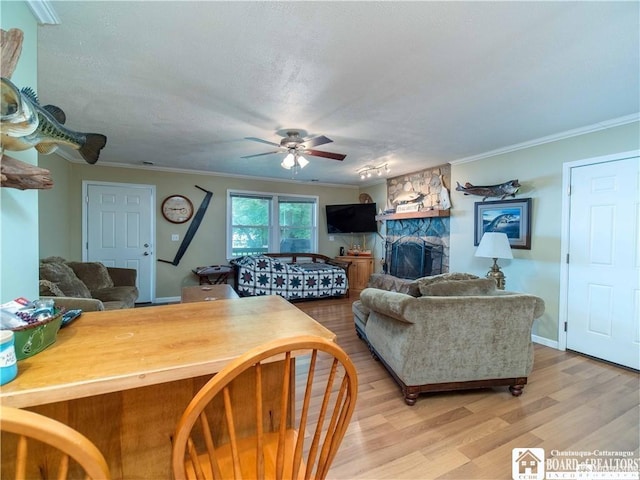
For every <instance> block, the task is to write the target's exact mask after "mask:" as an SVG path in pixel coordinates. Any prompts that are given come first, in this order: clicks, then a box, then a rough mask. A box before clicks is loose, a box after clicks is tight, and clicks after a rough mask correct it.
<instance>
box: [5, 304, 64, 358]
mask: <svg viewBox="0 0 640 480" xmlns="http://www.w3.org/2000/svg"><path fill="white" fill-rule="evenodd" d="M63 313H64V309H60V310H56V314H55V315H54V316H53V317H51V318H47V319H46V320H43V321H42V322H38V323H34V324H31V325H27V326H24V327H20V328H16V329H14V330H13V335H14V339H15V349H16V358H17V359H18V360H24V359H25V358H29V357H32V356H33V355H35V354H36V353H40V352H41V351H43V350H44V349H45V348H47V347H48V346H49V345H52V344H53V343H54V342H55V341H56V337H57V336H58V330H60V324H61V323H62V314H63Z"/></svg>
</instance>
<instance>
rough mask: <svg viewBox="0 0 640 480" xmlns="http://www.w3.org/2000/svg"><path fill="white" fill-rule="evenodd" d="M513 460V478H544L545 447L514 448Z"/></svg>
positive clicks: (520, 479) (534, 479)
mask: <svg viewBox="0 0 640 480" xmlns="http://www.w3.org/2000/svg"><path fill="white" fill-rule="evenodd" d="M511 460H512V468H511V473H512V476H513V480H544V448H514V449H513V450H512V452H511Z"/></svg>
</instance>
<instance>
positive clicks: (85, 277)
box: [67, 262, 113, 292]
mask: <svg viewBox="0 0 640 480" xmlns="http://www.w3.org/2000/svg"><path fill="white" fill-rule="evenodd" d="M67 265H69V266H70V267H71V269H72V270H73V272H74V273H75V274H76V276H77V277H78V278H79V279H80V280H81V281H82V282H83V283H84V284H85V285H86V286H87V288H88V289H89V291H91V292H95V291H96V290H101V289H103V288H111V287H113V279H112V278H111V275H109V271H108V270H107V267H106V266H105V265H104V264H102V263H100V262H67Z"/></svg>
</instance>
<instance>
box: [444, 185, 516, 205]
mask: <svg viewBox="0 0 640 480" xmlns="http://www.w3.org/2000/svg"><path fill="white" fill-rule="evenodd" d="M456 183H457V184H458V186H457V187H456V191H458V192H463V193H464V194H465V195H478V196H481V197H484V198H483V199H482V201H483V202H484V201H485V200H486V199H487V198H489V197H500V200H504V199H505V198H507V197H508V196H512V197H513V198H515V197H516V193H518V190H519V189H520V187H521V185H520V183H518V180H509V181H508V182H504V183H499V184H498V185H486V186H480V185H472V184H470V183H469V182H467V183H465V184H464V187H463V186H462V185H460V182H456Z"/></svg>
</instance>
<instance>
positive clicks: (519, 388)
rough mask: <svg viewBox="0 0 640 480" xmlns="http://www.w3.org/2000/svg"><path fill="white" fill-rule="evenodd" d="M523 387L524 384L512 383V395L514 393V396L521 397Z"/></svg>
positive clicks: (510, 388) (510, 389)
mask: <svg viewBox="0 0 640 480" xmlns="http://www.w3.org/2000/svg"><path fill="white" fill-rule="evenodd" d="M523 389H524V385H511V386H510V387H509V391H510V392H511V395H513V396H514V397H519V396H520V395H522V390H523Z"/></svg>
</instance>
